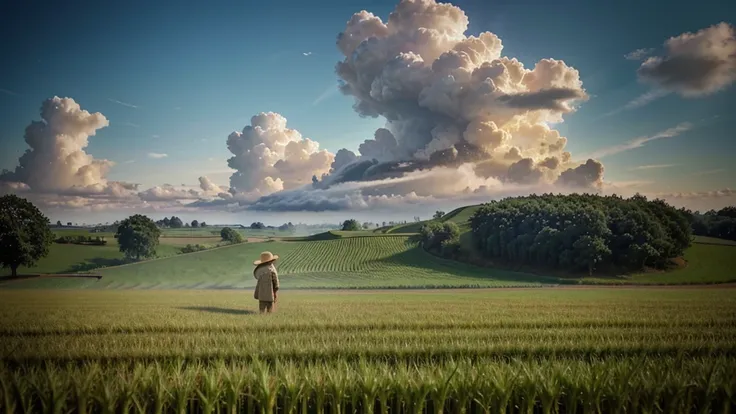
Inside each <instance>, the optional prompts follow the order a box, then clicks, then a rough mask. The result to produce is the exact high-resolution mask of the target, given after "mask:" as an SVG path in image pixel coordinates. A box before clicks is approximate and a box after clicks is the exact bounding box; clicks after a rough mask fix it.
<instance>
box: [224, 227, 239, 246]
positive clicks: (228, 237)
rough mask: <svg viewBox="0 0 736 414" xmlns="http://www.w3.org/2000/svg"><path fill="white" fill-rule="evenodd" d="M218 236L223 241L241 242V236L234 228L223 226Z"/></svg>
mask: <svg viewBox="0 0 736 414" xmlns="http://www.w3.org/2000/svg"><path fill="white" fill-rule="evenodd" d="M220 237H222V240H223V241H226V242H230V243H242V242H243V236H242V235H241V234H240V233H238V232H237V231H236V230H233V229H231V228H230V227H223V228H222V230H220Z"/></svg>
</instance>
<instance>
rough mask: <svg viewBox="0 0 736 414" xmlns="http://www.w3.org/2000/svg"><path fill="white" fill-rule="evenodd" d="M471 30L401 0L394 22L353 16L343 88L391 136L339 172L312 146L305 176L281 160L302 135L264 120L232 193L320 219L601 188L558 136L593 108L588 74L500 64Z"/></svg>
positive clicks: (340, 161)
mask: <svg viewBox="0 0 736 414" xmlns="http://www.w3.org/2000/svg"><path fill="white" fill-rule="evenodd" d="M467 27H468V18H467V16H466V15H465V13H464V12H463V11H462V10H461V9H459V8H458V7H455V6H453V5H450V4H443V3H437V2H435V1H434V0H402V1H401V2H400V3H399V4H398V5H397V7H396V9H395V10H394V11H393V12H392V13H391V14H390V15H389V17H388V20H387V21H386V22H384V21H383V20H381V19H380V18H379V17H377V16H375V15H373V14H372V13H370V12H368V11H361V12H359V13H356V14H354V15H353V16H352V18H350V20H348V22H347V25H346V27H345V30H344V31H343V32H342V33H340V34H339V36H338V37H337V47H338V49H339V50H340V52H341V53H342V54H343V56H344V59H343V60H342V61H340V62H338V63H337V65H336V73H337V75H338V77H339V78H340V81H341V85H340V89H341V91H342V92H343V93H344V94H346V95H349V96H352V97H353V98H354V99H355V103H354V109H355V111H356V112H357V113H358V114H359V115H360V116H363V117H382V118H384V119H385V120H386V125H385V127H384V128H379V129H378V130H377V131H376V132H375V134H374V136H373V137H372V138H370V139H366V140H365V141H364V142H363V143H362V144H360V146H359V150H358V153H357V154H355V153H352V152H351V151H349V150H347V149H342V150H340V151H339V152H338V153H337V156H336V157H335V158H334V162H332V164H331V165H330V164H329V163H328V162H327V160H328V159H329V160H332V158H330V157H328V156H327V154H328V153H325V155H314V154H320V153H318V152H317V147H316V145H311V144H302V145H303V146H305V147H309V148H311V149H310V150H307V151H304V152H303V153H302V154H303V155H302V156H301V157H300V160H301V161H300V162H299V163H294V165H299V168H300V169H299V171H298V173H297V170H296V169H291V168H279V166H278V165H277V162H279V160H282V159H283V160H285V159H287V158H288V157H286V156H284V155H283V154H284V151H282V150H281V149H280V148H283V146H284V145H285V144H283V143H285V142H299V140H300V139H301V137H300V136H299V134H298V133H297V132H296V131H293V130H289V129H286V125H285V124H286V121H285V120H284V119H283V118H281V117H279V116H278V115H276V114H261V115H258V116H257V117H254V119H253V122H252V124H253V125H252V126H250V127H246V129H245V130H244V131H243V133H242V134H240V133H236V134H234V135H231V137H230V138H229V139H228V147H229V148H230V149H231V151H232V152H233V153H235V154H236V157H234V158H233V159H231V160H230V166H231V167H232V168H235V169H237V170H238V173H236V174H235V175H233V178H232V179H231V183H230V184H231V192H233V194H238V193H252V192H256V193H259V194H268V196H267V197H263V198H261V199H259V200H258V201H257V202H255V203H254V204H253V205H252V206H251V208H255V209H269V208H272V209H275V210H288V209H289V208H292V209H294V210H303V209H306V210H315V209H317V210H319V209H336V208H356V207H361V206H364V207H370V206H371V205H373V204H376V205H377V204H386V203H388V202H387V201H385V200H387V199H395V200H400V199H407V200H411V199H416V197H419V198H421V197H434V198H441V197H454V196H457V195H459V194H467V193H473V192H474V191H478V190H479V189H483V191H489V189H497V190H499V191H501V189H503V188H504V186H509V187H513V188H519V186H548V187H550V186H555V185H556V184H555V183H557V184H559V185H560V186H561V187H562V186H564V187H573V186H574V187H579V188H584V189H590V188H597V187H599V186H600V184H601V180H602V174H603V167H602V165H600V163H597V162H595V161H593V160H590V161H588V163H586V164H583V166H579V164H576V163H574V162H572V161H571V156H570V154H569V153H568V152H567V151H565V146H566V144H567V139H566V138H565V137H563V136H561V135H560V133H559V132H558V131H556V130H555V129H553V128H552V127H551V126H550V125H551V124H553V123H557V122H562V121H563V116H564V115H565V114H569V113H572V112H574V111H575V110H576V108H577V105H578V104H579V103H581V102H583V101H585V100H586V99H587V94H586V92H585V90H584V89H583V85H582V82H581V80H580V76H579V73H578V71H577V70H575V69H574V68H572V67H570V66H569V65H567V64H566V63H565V62H563V61H561V60H555V59H543V60H541V61H539V62H537V63H536V64H535V65H534V67H532V68H526V67H525V66H524V65H523V64H522V63H521V62H520V61H518V60H517V59H515V58H513V57H506V56H503V55H502V51H503V45H502V42H501V39H499V38H498V36H496V35H495V34H493V33H490V32H484V33H481V34H479V35H478V36H467V35H466V34H465V32H466V30H467ZM267 131H273V132H270V133H269V132H267ZM233 142H237V143H240V142H244V143H246V144H245V145H242V146H239V145H238V146H236V145H234V144H233ZM276 143H280V144H279V145H278V146H277V145H276ZM310 143H311V141H310ZM258 145H260V147H259V148H258V149H256V146H258ZM295 145H296V144H295ZM284 162H286V161H284ZM292 172H294V174H291V173H292ZM312 176H315V178H314V179H313V180H312V181H313V182H312V183H311V185H306V186H305V185H304V184H305V182H304V180H305V179H307V178H308V177H312ZM307 184H310V183H307ZM550 188H551V187H550ZM333 201H334V202H333Z"/></svg>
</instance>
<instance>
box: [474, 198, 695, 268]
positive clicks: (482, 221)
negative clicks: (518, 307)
mask: <svg viewBox="0 0 736 414" xmlns="http://www.w3.org/2000/svg"><path fill="white" fill-rule="evenodd" d="M470 222H471V227H472V232H473V233H472V234H473V241H474V243H475V246H476V248H477V250H478V251H479V252H480V254H481V255H482V256H483V257H485V258H488V259H494V260H498V261H502V262H507V263H513V264H522V265H532V266H539V267H546V268H554V269H561V270H565V271H571V272H578V271H586V272H587V273H588V274H593V271H594V270H596V269H602V268H608V269H611V270H617V271H621V270H623V271H636V270H640V269H642V268H645V267H654V268H664V267H666V266H667V264H668V263H669V261H670V259H672V258H675V257H678V256H681V255H682V254H683V252H684V250H685V249H686V248H687V247H688V246H689V245H690V240H691V235H692V230H691V227H690V222H689V220H688V216H687V214H686V213H685V212H684V211H682V210H677V209H675V208H674V207H672V206H670V205H668V204H667V203H665V202H664V201H662V200H653V201H649V200H647V199H646V198H645V197H643V196H640V195H636V196H634V197H631V198H629V199H624V198H622V197H619V196H615V195H614V196H605V197H603V196H597V195H588V194H574V195H552V194H544V195H539V196H538V195H531V196H526V197H515V198H507V199H504V200H500V201H493V202H491V203H488V204H485V205H483V206H482V207H481V208H480V209H479V210H477V211H476V212H475V214H474V215H473V217H472V218H471V220H470Z"/></svg>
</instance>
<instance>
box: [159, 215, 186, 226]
mask: <svg viewBox="0 0 736 414" xmlns="http://www.w3.org/2000/svg"><path fill="white" fill-rule="evenodd" d="M156 225H157V226H158V227H168V228H171V229H180V228H182V227H184V222H183V221H182V220H181V219H180V218H179V217H176V216H171V218H168V217H164V218H163V219H161V220H158V221H156Z"/></svg>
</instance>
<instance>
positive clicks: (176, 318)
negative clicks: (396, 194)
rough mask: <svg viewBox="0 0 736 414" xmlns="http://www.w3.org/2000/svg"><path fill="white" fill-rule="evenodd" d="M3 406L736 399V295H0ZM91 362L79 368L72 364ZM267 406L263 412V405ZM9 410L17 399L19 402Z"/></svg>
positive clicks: (436, 405)
mask: <svg viewBox="0 0 736 414" xmlns="http://www.w3.org/2000/svg"><path fill="white" fill-rule="evenodd" d="M0 303H1V304H2V305H0V335H2V337H3V341H2V343H1V344H0V352H2V355H3V356H4V358H3V361H4V364H3V367H2V368H0V380H1V381H2V383H3V386H4V389H6V390H13V389H17V390H23V393H21V394H20V395H22V397H21V398H18V394H17V393H13V392H6V394H5V398H4V399H3V400H2V404H5V407H4V408H7V407H8V406H12V405H13V404H15V405H14V406H15V407H26V408H28V407H30V406H32V405H33V404H37V405H36V407H38V406H39V405H40V404H45V406H46V407H50V406H57V407H58V408H59V409H60V410H61V408H64V406H66V408H67V409H72V410H77V411H82V410H81V409H80V406H82V407H84V408H85V410H87V411H88V410H92V411H99V410H101V411H106V410H109V411H108V412H112V411H116V412H117V411H119V410H120V409H121V408H123V407H126V406H127V407H129V408H130V407H136V408H135V409H136V410H141V409H142V407H144V406H145V407H147V408H146V409H147V410H150V411H152V412H159V410H157V409H156V408H155V407H161V411H166V412H182V410H184V411H186V410H193V411H199V410H202V411H203V412H211V411H210V409H212V410H214V409H225V408H227V409H228V412H249V413H250V412H254V411H255V412H271V411H272V409H273V408H274V407H278V408H279V409H280V411H281V410H283V411H284V412H295V411H299V412H323V410H324V409H325V408H326V409H328V410H329V412H353V411H358V412H365V410H368V411H370V409H371V407H372V408H374V409H377V410H380V411H381V412H394V411H396V410H399V411H402V412H416V413H420V412H423V411H425V410H426V411H433V412H442V411H443V409H445V410H447V411H452V412H458V411H466V410H471V411H472V412H478V411H481V412H488V411H494V412H498V411H499V410H500V411H506V409H507V408H510V409H511V410H512V411H515V410H516V409H515V408H514V406H516V407H519V408H518V409H519V410H521V411H523V412H532V411H534V412H537V411H538V412H557V411H562V412H570V411H571V410H573V409H574V408H578V409H580V410H581V411H582V412H596V411H601V410H602V411H604V412H614V411H617V410H619V409H621V410H625V411H627V412H629V411H634V412H638V411H644V410H648V409H653V408H654V407H660V408H659V409H661V410H664V411H665V412H672V411H682V410H683V409H684V408H686V407H690V406H693V407H696V408H698V409H703V408H707V407H710V408H712V409H713V410H714V411H716V412H721V411H723V409H724V408H728V407H730V408H731V409H733V408H734V404H735V403H736V401H734V400H733V395H734V393H733V392H734V390H735V388H736V383H735V382H734V378H733V376H732V375H731V374H728V372H733V370H734V369H736V360H734V355H736V348H734V344H735V343H736V319H734V315H736V299H735V297H734V295H733V294H732V292H731V291H730V290H729V289H706V288H701V289H697V288H689V289H677V288H642V289H620V288H596V289H574V288H569V289H557V290H546V289H544V290H543V289H531V290H528V289H520V290H498V289H491V290H482V289H481V290H472V291H470V290H466V291H457V290H455V291H452V290H446V291H442V290H436V291H431V292H427V291H421V292H419V291H383V292H381V291H370V292H368V291H353V292H346V291H341V292H340V293H337V292H334V291H291V292H284V293H283V294H282V296H281V298H280V303H279V304H278V309H277V313H275V314H272V315H268V316H267V317H263V316H260V315H255V314H254V313H255V312H254V310H255V309H256V306H255V304H256V303H255V301H253V299H252V298H251V297H250V292H249V291H245V292H244V291H234V290H231V291H201V290H200V291H192V290H177V291H142V290H134V291H130V290H127V291H121V290H105V291H40V290H36V291H16V292H9V291H0ZM79 361H84V364H82V365H80V364H71V365H70V364H68V363H69V362H79ZM261 410H263V411H261ZM11 411H12V410H11Z"/></svg>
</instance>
